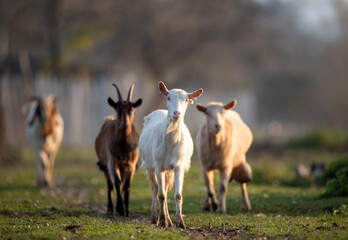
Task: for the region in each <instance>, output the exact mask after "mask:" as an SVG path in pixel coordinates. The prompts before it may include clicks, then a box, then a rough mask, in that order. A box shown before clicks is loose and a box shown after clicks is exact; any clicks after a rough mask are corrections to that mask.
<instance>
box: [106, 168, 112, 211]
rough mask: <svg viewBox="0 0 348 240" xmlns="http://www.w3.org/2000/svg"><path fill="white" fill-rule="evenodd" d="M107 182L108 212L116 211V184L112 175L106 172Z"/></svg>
mask: <svg viewBox="0 0 348 240" xmlns="http://www.w3.org/2000/svg"><path fill="white" fill-rule="evenodd" d="M104 175H105V178H106V183H107V187H108V190H107V191H108V211H107V213H106V214H113V213H114V184H113V183H112V180H111V178H110V175H109V174H108V173H107V172H104Z"/></svg>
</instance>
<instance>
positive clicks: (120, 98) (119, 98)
mask: <svg viewBox="0 0 348 240" xmlns="http://www.w3.org/2000/svg"><path fill="white" fill-rule="evenodd" d="M112 85H113V86H114V87H115V88H116V90H117V95H118V101H121V102H122V95H121V92H120V89H118V87H117V86H116V84H115V83H113V84H112Z"/></svg>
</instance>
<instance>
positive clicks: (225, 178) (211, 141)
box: [196, 100, 252, 212]
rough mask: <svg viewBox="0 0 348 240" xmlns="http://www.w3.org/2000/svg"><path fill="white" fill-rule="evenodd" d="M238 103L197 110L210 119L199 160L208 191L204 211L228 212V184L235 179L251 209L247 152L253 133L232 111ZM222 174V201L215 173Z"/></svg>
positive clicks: (214, 104) (201, 135) (199, 142)
mask: <svg viewBox="0 0 348 240" xmlns="http://www.w3.org/2000/svg"><path fill="white" fill-rule="evenodd" d="M236 103H237V101H236V100H233V101H232V102H230V103H228V104H226V105H223V104H222V103H218V102H211V103H209V104H208V106H206V107H205V106H203V105H201V104H197V109H198V110H199V111H201V112H203V113H204V114H205V116H206V118H207V121H206V123H205V124H204V125H203V127H202V128H201V130H200V131H199V132H198V134H197V138H196V145H197V148H198V157H199V159H200V161H201V164H202V167H203V177H204V181H205V184H206V187H207V190H208V194H207V198H206V200H205V203H204V210H208V211H209V210H210V207H212V209H213V210H217V211H219V212H226V191H227V184H228V182H231V181H232V180H233V179H235V180H236V181H237V182H239V183H241V190H242V208H244V209H248V210H250V209H251V205H250V202H249V198H248V192H247V189H246V182H248V181H251V179H252V173H251V168H250V165H249V164H248V163H247V162H246V156H245V155H246V152H247V151H248V149H249V148H250V145H251V143H252V133H251V131H250V129H249V128H248V126H247V125H246V124H245V123H244V122H243V120H242V119H241V117H240V116H239V114H238V113H237V112H235V111H232V110H230V109H232V108H233V107H234V106H235V105H236ZM215 170H219V171H220V198H219V202H218V201H217V199H216V195H215V189H214V171H215Z"/></svg>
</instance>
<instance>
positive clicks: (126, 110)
mask: <svg viewBox="0 0 348 240" xmlns="http://www.w3.org/2000/svg"><path fill="white" fill-rule="evenodd" d="M108 103H109V105H110V106H111V107H113V108H114V109H115V111H116V114H117V128H118V129H120V130H124V131H126V132H130V131H131V129H132V123H133V119H134V112H135V109H136V108H137V107H139V106H140V105H141V103H142V99H141V98H140V99H138V100H137V101H136V102H134V103H133V102H130V101H118V102H117V103H115V102H114V101H113V100H112V99H111V98H109V99H108Z"/></svg>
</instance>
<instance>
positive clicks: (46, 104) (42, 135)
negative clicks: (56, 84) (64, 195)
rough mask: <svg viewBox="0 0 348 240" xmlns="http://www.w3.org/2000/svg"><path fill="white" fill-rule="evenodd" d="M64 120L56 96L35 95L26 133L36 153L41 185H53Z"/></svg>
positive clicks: (38, 178)
mask: <svg viewBox="0 0 348 240" xmlns="http://www.w3.org/2000/svg"><path fill="white" fill-rule="evenodd" d="M63 129H64V122H63V119H62V117H61V115H60V114H59V112H58V109H57V107H56V98H55V96H53V95H49V96H48V97H47V98H46V99H45V100H42V99H41V98H39V97H33V98H32V103H31V107H30V109H29V114H28V117H27V121H26V134H27V137H28V140H29V142H30V144H31V145H32V147H33V149H34V152H35V155H36V179H37V183H38V185H39V186H51V185H52V171H53V165H54V160H55V157H56V154H57V152H58V149H59V146H60V143H61V141H62V138H63Z"/></svg>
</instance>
